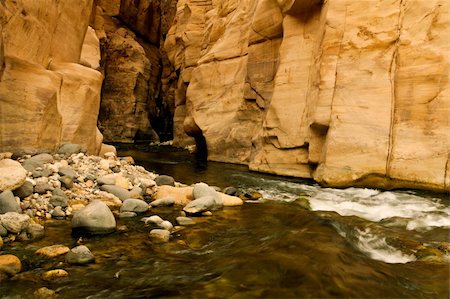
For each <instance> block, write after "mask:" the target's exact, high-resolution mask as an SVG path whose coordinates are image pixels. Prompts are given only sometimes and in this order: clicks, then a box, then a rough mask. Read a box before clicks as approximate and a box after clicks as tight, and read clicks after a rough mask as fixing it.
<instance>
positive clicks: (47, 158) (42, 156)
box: [28, 153, 54, 163]
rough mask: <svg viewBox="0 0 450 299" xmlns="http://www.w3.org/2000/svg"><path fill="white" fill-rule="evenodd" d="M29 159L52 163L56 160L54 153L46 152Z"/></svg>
mask: <svg viewBox="0 0 450 299" xmlns="http://www.w3.org/2000/svg"><path fill="white" fill-rule="evenodd" d="M28 161H36V162H39V163H52V162H53V161H54V159H53V156H52V155H50V154H46V153H44V154H38V155H34V156H33V157H31V158H30V159H28Z"/></svg>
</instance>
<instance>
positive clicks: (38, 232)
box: [26, 223, 45, 240]
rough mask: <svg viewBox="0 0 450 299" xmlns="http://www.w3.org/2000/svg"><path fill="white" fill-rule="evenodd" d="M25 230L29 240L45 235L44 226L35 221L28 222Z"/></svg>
mask: <svg viewBox="0 0 450 299" xmlns="http://www.w3.org/2000/svg"><path fill="white" fill-rule="evenodd" d="M26 232H27V235H28V238H29V239H30V240H39V239H42V238H43V237H44V236H45V228H44V227H43V226H42V225H40V224H37V223H32V224H30V225H29V226H28V227H27V229H26Z"/></svg>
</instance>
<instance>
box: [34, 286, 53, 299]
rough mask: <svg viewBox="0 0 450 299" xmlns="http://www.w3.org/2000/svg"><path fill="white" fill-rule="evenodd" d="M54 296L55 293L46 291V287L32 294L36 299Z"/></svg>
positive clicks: (50, 290) (49, 290)
mask: <svg viewBox="0 0 450 299" xmlns="http://www.w3.org/2000/svg"><path fill="white" fill-rule="evenodd" d="M55 295H56V292H55V291H54V290H52V289H48V288H46V287H42V288H39V289H37V290H36V291H35V292H34V296H35V297H36V299H47V298H52V297H54V296H55Z"/></svg>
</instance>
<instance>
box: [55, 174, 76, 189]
mask: <svg viewBox="0 0 450 299" xmlns="http://www.w3.org/2000/svg"><path fill="white" fill-rule="evenodd" d="M58 180H59V181H60V182H61V186H62V187H64V188H66V189H71V188H72V187H73V177H70V176H67V175H65V176H62V177H60V178H59V179H58Z"/></svg>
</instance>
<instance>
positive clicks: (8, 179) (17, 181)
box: [0, 159, 27, 191]
mask: <svg viewBox="0 0 450 299" xmlns="http://www.w3.org/2000/svg"><path fill="white" fill-rule="evenodd" d="M26 178H27V171H26V170H25V169H24V168H23V167H22V165H20V163H19V162H17V161H14V160H11V159H3V160H0V191H5V190H14V189H17V188H19V187H20V186H22V185H23V183H25V179H26Z"/></svg>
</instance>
